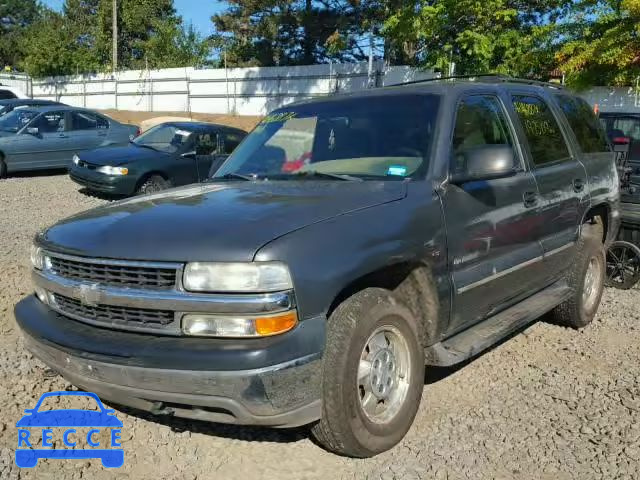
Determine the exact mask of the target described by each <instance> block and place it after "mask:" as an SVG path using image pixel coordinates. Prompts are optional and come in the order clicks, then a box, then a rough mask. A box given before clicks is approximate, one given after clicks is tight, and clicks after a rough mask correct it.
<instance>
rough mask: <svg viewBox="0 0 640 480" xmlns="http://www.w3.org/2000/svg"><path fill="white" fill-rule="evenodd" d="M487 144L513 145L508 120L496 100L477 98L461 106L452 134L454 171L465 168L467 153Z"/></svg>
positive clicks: (482, 96)
mask: <svg viewBox="0 0 640 480" xmlns="http://www.w3.org/2000/svg"><path fill="white" fill-rule="evenodd" d="M486 145H509V146H511V147H512V146H513V137H512V134H511V131H510V129H509V124H508V122H507V117H506V114H505V112H504V109H503V108H502V105H501V104H500V101H499V100H498V98H497V97H494V96H490V95H474V96H469V97H467V98H465V99H464V100H463V101H462V102H461V103H460V105H459V106H458V113H457V115H456V125H455V129H454V131H453V149H452V154H453V158H452V161H453V171H454V172H456V171H459V170H460V169H461V168H464V161H465V156H464V154H465V152H467V151H469V150H473V149H475V148H481V147H483V146H486Z"/></svg>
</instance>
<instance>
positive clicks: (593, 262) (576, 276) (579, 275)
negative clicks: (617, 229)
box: [551, 225, 606, 329]
mask: <svg viewBox="0 0 640 480" xmlns="http://www.w3.org/2000/svg"><path fill="white" fill-rule="evenodd" d="M600 235H601V230H600V229H598V228H597V226H596V227H595V228H593V227H592V226H591V225H583V228H582V233H581V235H580V240H579V241H578V245H577V254H576V258H575V259H574V261H573V263H572V266H571V270H570V271H569V274H568V276H567V281H568V283H569V287H571V290H572V293H571V297H570V298H569V299H568V300H566V301H565V302H563V303H561V304H560V305H558V306H557V307H556V308H555V309H553V310H552V311H551V317H552V319H553V321H554V322H555V323H557V324H559V325H562V326H565V327H571V328H576V329H578V328H583V327H586V326H587V325H589V324H590V323H591V322H592V321H593V317H595V314H596V312H597V311H598V306H599V305H600V298H601V297H602V292H603V290H604V281H605V272H606V262H605V255H604V246H603V245H602V237H601V236H600ZM588 273H589V276H587V274H588ZM586 289H588V290H589V291H588V292H587V293H585V292H586Z"/></svg>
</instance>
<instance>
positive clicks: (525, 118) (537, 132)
mask: <svg viewBox="0 0 640 480" xmlns="http://www.w3.org/2000/svg"><path fill="white" fill-rule="evenodd" d="M513 106H514V108H515V110H516V112H518V114H519V115H520V118H521V120H522V126H523V127H524V129H525V131H526V132H527V135H533V136H540V137H542V136H545V135H553V133H554V128H553V126H552V125H551V123H550V122H549V119H548V118H547V112H546V110H545V109H543V108H541V107H540V105H534V104H531V103H524V102H517V101H514V102H513Z"/></svg>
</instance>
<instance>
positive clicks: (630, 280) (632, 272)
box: [605, 240, 640, 290]
mask: <svg viewBox="0 0 640 480" xmlns="http://www.w3.org/2000/svg"><path fill="white" fill-rule="evenodd" d="M638 280H640V248H638V247H637V246H636V245H634V244H633V243H629V242H624V241H622V240H617V241H615V242H613V243H612V244H611V245H609V248H608V249H607V278H606V280H605V285H606V286H607V287H614V288H618V289H620V290H629V289H630V288H631V287H633V286H634V285H635V284H636V283H638Z"/></svg>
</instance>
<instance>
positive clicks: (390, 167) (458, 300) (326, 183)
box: [15, 77, 619, 457]
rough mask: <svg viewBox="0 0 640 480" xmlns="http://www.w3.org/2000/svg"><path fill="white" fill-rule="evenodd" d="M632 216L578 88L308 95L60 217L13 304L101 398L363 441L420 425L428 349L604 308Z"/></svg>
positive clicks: (56, 365) (344, 441)
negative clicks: (228, 141) (165, 174)
mask: <svg viewBox="0 0 640 480" xmlns="http://www.w3.org/2000/svg"><path fill="white" fill-rule="evenodd" d="M618 212H619V185H618V176H617V173H616V167H615V165H614V154H613V152H612V151H611V147H610V144H609V142H608V141H607V139H606V137H605V133H604V131H603V129H602V127H601V126H600V124H599V123H598V120H597V119H596V117H595V116H594V114H593V112H592V111H591V109H590V108H589V106H588V105H587V104H586V103H585V102H584V100H581V99H580V98H578V97H576V96H575V95H573V94H571V93H569V92H568V91H566V90H564V89H562V88H561V87H558V86H552V85H547V84H537V83H533V82H529V81H517V80H512V81H508V82H507V81H505V80H504V79H503V78H493V77H488V78H482V79H480V80H478V81H466V80H456V81H453V80H451V81H449V80H438V81H429V82H422V83H418V84H412V85H406V86H400V87H392V88H381V89H375V90H369V91H366V92H358V93H352V94H348V95H342V96H334V97H331V98H322V99H315V100H312V101H305V102H301V103H297V104H294V105H290V106H286V107H283V108H281V109H279V110H276V111H275V112H273V113H272V114H270V115H268V116H267V117H266V118H265V119H263V121H262V122H261V123H260V124H259V125H258V126H257V128H256V129H255V130H254V131H253V132H252V133H250V134H249V135H248V136H247V138H246V139H245V140H244V141H243V142H242V144H241V145H240V146H239V147H238V148H237V149H236V151H234V153H233V155H231V156H230V157H229V159H227V161H226V162H225V163H224V164H223V165H222V166H221V167H220V169H219V170H218V171H217V173H216V174H215V176H214V178H213V179H212V181H211V182H210V183H208V184H204V185H198V186H191V187H184V188H177V189H173V190H170V191H167V192H161V193H158V194H154V195H148V196H144V197H138V198H135V199H129V200H125V201H121V202H115V203H112V204H110V205H106V206H103V207H100V208H98V209H95V210H90V211H87V212H85V213H81V214H79V215H76V216H74V217H71V218H69V219H66V220H63V221H61V222H59V223H58V224H56V225H54V226H52V227H50V228H48V229H47V230H45V231H43V232H42V233H41V234H39V235H38V236H37V237H36V238H35V244H34V246H33V250H32V263H33V266H34V270H33V279H34V283H35V285H36V287H35V294H34V295H31V296H29V297H27V298H26V299H24V300H22V301H21V302H20V303H18V305H17V306H16V308H15V315H16V319H17V322H18V325H19V327H20V329H21V330H22V333H23V334H24V337H25V343H26V345H27V348H28V349H29V350H30V351H31V352H33V354H34V355H35V356H36V357H38V358H40V359H42V360H43V361H44V362H45V363H46V364H48V365H49V366H50V367H51V368H52V369H54V370H55V371H57V372H59V373H60V374H61V375H63V376H64V377H66V378H67V379H69V381H71V382H72V383H74V384H75V385H78V386H79V387H81V388H84V389H88V390H90V391H93V392H96V393H98V394H99V395H100V396H101V397H102V398H105V399H110V400H112V401H115V402H117V403H120V404H123V405H130V406H134V407H136V408H141V409H146V410H149V411H151V412H153V413H154V414H157V415H172V416H178V417H190V418H198V419H199V420H211V421H216V422H231V423H236V424H254V425H268V426H277V427H291V426H299V425H304V424H312V427H311V428H312V432H313V434H314V435H315V437H316V438H317V439H318V440H319V442H320V443H321V444H322V445H324V446H325V447H327V448H328V449H329V450H332V451H335V452H338V453H340V454H343V455H350V456H354V457H368V456H372V455H375V454H377V453H379V452H382V451H384V450H387V449H389V448H391V447H392V446H394V445H395V444H396V443H398V442H399V441H400V440H401V439H402V437H403V436H404V435H405V433H406V432H407V430H408V429H409V427H410V426H411V423H412V422H413V419H414V416H415V415H416V412H417V411H418V407H419V404H420V399H421V396H422V392H423V388H424V374H425V365H453V364H458V363H460V362H463V361H465V360H468V359H470V358H472V357H474V356H475V355H477V354H478V353H480V352H482V351H483V350H485V349H486V348H488V347H490V346H491V345H494V344H495V343H496V342H498V341H500V340H502V339H504V338H505V337H508V336H509V335H511V334H513V333H514V332H516V331H518V330H519V329H521V328H523V327H524V326H526V325H528V324H529V323H530V322H532V321H534V320H535V319H537V318H538V317H540V316H541V315H543V314H545V313H547V312H550V317H549V318H551V319H553V320H554V321H556V322H559V323H560V324H562V325H565V326H569V327H573V328H581V327H585V326H587V325H588V324H589V323H590V322H591V321H592V320H593V318H594V315H595V314H596V311H597V309H598V305H599V303H600V297H601V294H602V290H603V283H604V272H605V258H604V247H603V244H605V243H608V242H610V241H611V240H612V239H614V238H615V236H616V232H617V229H618V224H619V218H618V217H619V215H618ZM34 381H35V380H34ZM427 408H428V407H427Z"/></svg>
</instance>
